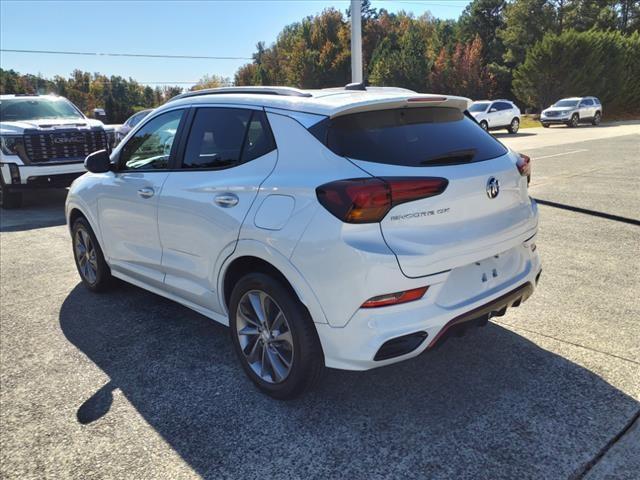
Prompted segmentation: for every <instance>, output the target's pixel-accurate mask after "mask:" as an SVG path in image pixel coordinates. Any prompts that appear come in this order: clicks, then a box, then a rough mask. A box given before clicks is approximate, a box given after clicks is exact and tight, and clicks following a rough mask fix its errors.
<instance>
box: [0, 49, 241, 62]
mask: <svg viewBox="0 0 640 480" xmlns="http://www.w3.org/2000/svg"><path fill="white" fill-rule="evenodd" d="M0 52H11V53H36V54H47V55H84V56H95V57H135V58H174V59H190V60H253V59H252V58H251V57H214V56H208V55H154V54H146V53H101V52H67V51H58V50H16V49H8V48H2V49H0Z"/></svg>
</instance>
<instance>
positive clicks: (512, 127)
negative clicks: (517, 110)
mask: <svg viewBox="0 0 640 480" xmlns="http://www.w3.org/2000/svg"><path fill="white" fill-rule="evenodd" d="M518 130H520V120H518V119H517V118H516V117H514V118H513V119H512V120H511V123H510V124H509V126H508V127H507V132H509V133H511V134H516V133H518Z"/></svg>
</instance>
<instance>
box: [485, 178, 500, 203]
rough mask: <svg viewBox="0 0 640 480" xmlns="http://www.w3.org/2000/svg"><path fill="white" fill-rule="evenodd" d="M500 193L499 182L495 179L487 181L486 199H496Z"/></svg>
mask: <svg viewBox="0 0 640 480" xmlns="http://www.w3.org/2000/svg"><path fill="white" fill-rule="evenodd" d="M499 193H500V182H499V181H498V179H497V178H496V177H491V178H490V179H489V180H487V197H489V198H496V197H497V196H498V194H499Z"/></svg>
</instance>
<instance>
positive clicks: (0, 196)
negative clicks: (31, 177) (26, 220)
mask: <svg viewBox="0 0 640 480" xmlns="http://www.w3.org/2000/svg"><path fill="white" fill-rule="evenodd" d="M21 206H22V192H12V191H8V190H7V188H6V187H5V185H4V184H1V183H0V207H1V208H3V209H4V210H13V209H15V208H20V207H21Z"/></svg>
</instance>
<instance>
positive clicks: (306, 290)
mask: <svg viewBox="0 0 640 480" xmlns="http://www.w3.org/2000/svg"><path fill="white" fill-rule="evenodd" d="M241 257H257V258H259V259H261V260H263V261H265V262H267V263H269V264H270V265H271V266H273V267H274V268H275V269H277V270H278V271H279V272H280V273H282V275H283V276H284V277H285V278H286V279H287V280H288V281H289V284H290V285H291V287H292V288H293V289H294V291H295V292H296V295H298V298H299V299H300V301H301V302H302V303H303V305H304V306H305V307H307V310H309V314H310V315H311V318H312V319H313V321H314V323H328V321H327V317H326V315H325V313H324V310H323V309H322V307H321V305H320V302H319V301H318V297H316V294H315V293H314V292H313V289H312V288H311V286H310V285H309V284H308V283H307V281H306V280H305V279H304V277H303V276H302V274H301V273H300V271H298V269H297V268H296V267H295V266H294V265H293V263H291V261H290V260H289V259H288V258H287V257H285V256H284V255H283V254H281V253H280V252H279V251H278V250H276V249H274V248H273V247H271V246H269V245H267V244H265V243H263V242H260V241H258V240H238V242H237V243H236V247H235V250H234V251H233V253H232V254H231V255H229V256H228V257H227V258H226V259H225V260H224V262H223V263H222V266H221V267H220V269H219V273H218V281H217V284H218V299H219V302H220V305H221V306H222V307H223V309H224V310H225V313H226V314H228V310H227V306H226V302H225V299H224V278H225V275H226V272H227V269H228V268H229V265H231V263H232V262H233V261H234V260H236V259H238V258H241Z"/></svg>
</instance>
